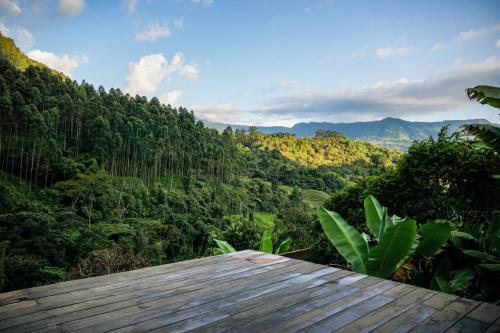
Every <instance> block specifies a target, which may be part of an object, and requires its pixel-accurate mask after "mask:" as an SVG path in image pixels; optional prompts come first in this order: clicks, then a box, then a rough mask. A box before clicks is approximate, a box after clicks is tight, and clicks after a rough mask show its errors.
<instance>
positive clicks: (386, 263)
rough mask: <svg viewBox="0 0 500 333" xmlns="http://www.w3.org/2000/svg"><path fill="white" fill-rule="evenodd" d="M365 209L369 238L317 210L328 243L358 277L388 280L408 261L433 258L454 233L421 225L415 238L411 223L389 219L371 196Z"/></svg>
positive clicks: (442, 225)
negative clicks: (364, 276)
mask: <svg viewBox="0 0 500 333" xmlns="http://www.w3.org/2000/svg"><path fill="white" fill-rule="evenodd" d="M364 206H365V217H366V225H367V227H368V229H369V230H370V235H367V234H364V233H363V234H361V233H359V232H358V231H357V230H356V229H354V228H353V227H351V226H350V225H348V224H347V222H346V221H344V219H343V218H342V217H341V216H340V215H338V214H337V213H335V212H330V211H328V210H326V209H325V208H323V207H321V208H318V216H319V220H320V222H321V226H322V227H323V230H324V231H325V234H326V235H327V236H328V239H329V240H330V241H331V242H332V244H333V245H334V246H335V248H336V249H337V251H338V252H339V253H340V254H341V255H342V256H343V257H344V258H345V259H346V261H347V262H349V263H350V264H351V265H352V267H353V269H354V270H355V271H356V272H359V273H364V274H369V275H373V276H378V277H383V278H387V277H390V276H391V275H392V274H393V273H394V272H395V271H396V269H398V268H399V267H401V265H403V264H404V263H405V262H406V261H408V260H410V257H415V256H424V257H426V258H432V257H433V256H434V255H435V254H437V252H438V251H439V250H440V249H441V247H442V246H443V245H444V244H445V243H446V242H447V241H448V239H449V238H450V237H451V233H452V231H454V230H455V226H454V225H453V224H452V223H449V222H446V221H441V222H431V223H426V224H423V225H421V227H420V229H419V232H418V237H417V223H416V222H415V221H414V220H412V219H410V218H408V217H405V218H404V219H401V218H399V217H397V216H395V215H394V216H392V217H390V216H389V213H388V211H387V208H386V207H382V205H380V203H379V202H378V200H377V199H375V198H374V197H373V196H371V195H370V196H368V197H366V198H365V200H364ZM412 259H413V258H412Z"/></svg>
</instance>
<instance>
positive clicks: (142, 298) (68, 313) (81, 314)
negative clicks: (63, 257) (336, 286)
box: [0, 258, 297, 331]
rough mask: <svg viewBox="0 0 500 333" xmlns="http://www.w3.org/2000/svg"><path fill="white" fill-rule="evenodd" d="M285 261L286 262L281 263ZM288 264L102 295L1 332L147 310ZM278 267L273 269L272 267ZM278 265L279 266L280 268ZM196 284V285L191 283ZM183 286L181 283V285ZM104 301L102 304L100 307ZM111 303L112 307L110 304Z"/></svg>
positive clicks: (7, 324) (15, 321)
mask: <svg viewBox="0 0 500 333" xmlns="http://www.w3.org/2000/svg"><path fill="white" fill-rule="evenodd" d="M284 259H285V261H283V260H284ZM291 264H297V263H296V262H293V263H292V262H291V261H290V260H288V259H286V258H280V259H278V260H275V261H274V262H268V263H266V264H251V263H248V262H247V263H246V265H247V267H246V268H245V269H244V270H243V271H242V272H238V273H235V274H230V275H228V274H227V272H226V273H223V274H221V275H223V276H222V277H221V278H219V279H216V276H215V275H214V276H209V277H207V276H205V279H204V280H203V281H202V282H198V283H193V284H191V285H188V286H181V287H178V286H175V285H168V286H165V287H163V288H164V289H165V290H163V289H160V290H157V291H158V292H155V293H153V292H151V293H139V294H134V295H128V296H129V297H126V298H124V299H122V300H121V301H120V299H121V297H123V296H124V295H123V294H119V295H116V296H114V295H107V297H106V295H103V297H102V298H101V299H99V300H93V301H89V302H82V303H77V304H75V305H72V306H65V307H58V308H55V309H52V310H47V311H42V312H38V313H34V314H30V315H26V316H23V317H15V318H12V319H11V320H6V321H3V322H1V323H0V328H9V330H11V331H24V330H27V329H28V328H32V327H36V326H39V327H46V326H51V325H54V324H55V323H58V322H60V321H61V320H63V319H61V317H60V316H63V318H64V320H65V321H70V320H76V319H81V318H85V317H88V316H91V315H94V314H100V313H105V312H110V311H116V310H119V309H122V308H126V307H128V306H130V305H131V304H132V305H137V304H139V305H140V306H146V305H144V304H147V303H148V302H153V301H157V300H161V299H162V298H167V297H172V296H176V295H182V294H186V293H188V292H194V291H197V290H202V289H203V288H206V287H209V286H216V285H219V284H223V283H226V282H228V281H237V280H239V279H241V278H244V277H249V276H254V275H258V274H260V273H265V272H270V271H272V270H273V269H275V268H280V267H287V266H290V265H291ZM273 265H274V266H277V267H272V266H273ZM280 265H281V266H280ZM194 282H196V281H194ZM183 284H184V282H183ZM103 301H104V303H103ZM109 302H111V303H109Z"/></svg>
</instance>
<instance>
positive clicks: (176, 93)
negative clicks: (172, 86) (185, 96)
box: [160, 90, 182, 105]
mask: <svg viewBox="0 0 500 333" xmlns="http://www.w3.org/2000/svg"><path fill="white" fill-rule="evenodd" d="M181 96H182V91H181V90H172V91H169V92H167V93H165V94H163V95H161V96H160V102H162V103H163V104H165V105H167V104H170V105H176V103H177V101H178V100H179V98H180V97H181Z"/></svg>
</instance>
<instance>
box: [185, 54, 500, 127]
mask: <svg viewBox="0 0 500 333" xmlns="http://www.w3.org/2000/svg"><path fill="white" fill-rule="evenodd" d="M479 84H487V85H494V86H498V85H499V84H500V58H498V57H496V58H488V59H486V60H484V61H483V62H480V63H462V64H458V65H457V66H452V67H450V68H448V69H446V70H441V71H438V72H435V73H434V75H432V76H431V77H428V78H427V79H425V80H422V79H407V78H401V79H397V80H389V81H379V82H375V83H374V84H371V85H369V86H365V87H361V88H354V89H348V88H345V89H337V90H326V91H325V90H323V91H307V90H305V91H300V92H297V93H294V94H289V95H286V96H281V97H278V98H271V99H269V100H268V101H267V103H266V104H265V105H264V106H262V107H259V108H253V109H238V108H236V107H228V108H225V109H224V108H222V107H221V106H216V107H211V108H209V107H203V108H194V110H195V113H196V114H197V115H198V114H200V115H201V117H202V118H204V119H207V120H210V121H217V122H224V123H241V124H255V123H256V119H257V120H258V121H257V122H260V123H261V124H267V125H269V124H281V125H286V124H293V123H297V122H300V121H318V119H321V120H322V121H331V122H339V121H353V120H358V121H359V120H374V119H380V118H382V117H389V116H390V117H403V118H408V117H416V116H418V117H425V116H426V115H429V116H430V115H436V114H439V115H440V119H443V118H442V117H443V116H445V117H450V118H453V117H456V116H454V115H455V113H456V112H457V110H460V109H461V108H464V107H465V106H469V107H474V103H471V102H470V101H469V99H468V98H467V96H466V95H465V92H464V91H465V89H466V88H467V87H473V86H476V85H479ZM486 111H487V110H486ZM493 112H495V111H493ZM446 115H447V116H446ZM485 116H487V115H486V114H485V115H483V112H482V113H481V115H480V116H479V117H485ZM450 118H448V119H450Z"/></svg>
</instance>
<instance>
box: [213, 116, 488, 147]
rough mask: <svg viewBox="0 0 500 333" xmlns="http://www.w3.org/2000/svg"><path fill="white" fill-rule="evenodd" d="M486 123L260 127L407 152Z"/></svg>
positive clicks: (389, 122)
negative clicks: (338, 136)
mask: <svg viewBox="0 0 500 333" xmlns="http://www.w3.org/2000/svg"><path fill="white" fill-rule="evenodd" d="M204 123H205V125H206V126H207V127H211V128H216V129H219V130H221V129H224V128H225V127H227V126H228V125H227V124H220V123H212V122H204ZM489 123H490V122H489V121H488V120H486V119H467V120H443V121H436V122H413V121H406V120H402V119H398V118H384V119H382V120H376V121H367V122H355V123H326V122H313V123H298V124H295V125H294V126H293V127H283V126H269V127H265V126H257V129H258V131H259V132H261V133H266V134H273V133H290V134H295V135H296V136H298V137H311V136H315V135H316V131H317V130H319V129H322V130H333V131H337V132H341V133H343V134H345V135H346V136H347V137H348V138H350V139H358V140H363V141H368V142H371V143H373V144H376V145H380V146H384V147H388V148H396V149H399V150H406V149H408V147H409V146H410V144H411V143H412V142H413V141H414V140H421V139H425V138H427V137H429V136H432V137H436V136H437V134H438V133H439V130H440V129H441V128H442V127H443V126H446V125H449V130H450V131H455V130H457V129H459V127H460V126H462V125H464V124H489ZM231 127H232V128H233V129H245V130H247V129H248V128H249V126H242V125H231Z"/></svg>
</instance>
